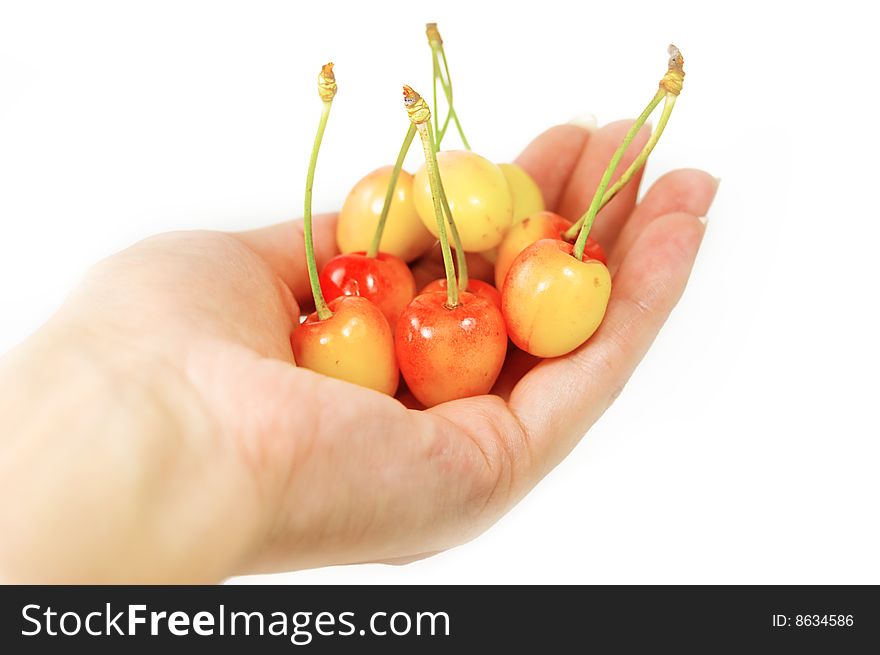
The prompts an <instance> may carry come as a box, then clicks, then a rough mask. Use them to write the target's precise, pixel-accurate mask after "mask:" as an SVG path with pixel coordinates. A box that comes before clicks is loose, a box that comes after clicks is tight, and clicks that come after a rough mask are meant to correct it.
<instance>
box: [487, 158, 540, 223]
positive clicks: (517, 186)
mask: <svg viewBox="0 0 880 655" xmlns="http://www.w3.org/2000/svg"><path fill="white" fill-rule="evenodd" d="M498 168H500V169H501V172H502V173H504V179H506V180H507V186H508V187H509V188H510V196H511V199H512V200H513V224H514V225H516V224H517V223H519V222H520V221H521V220H523V219H524V218H525V217H526V216H531V215H532V214H534V213H535V212H540V211H544V196H543V195H541V189H540V188H539V187H538V184H537V183H536V182H535V181H534V180H533V179H532V176H531V175H529V174H528V173H526V172H525V171H524V170H523V168H522V166H520V165H518V164H498Z"/></svg>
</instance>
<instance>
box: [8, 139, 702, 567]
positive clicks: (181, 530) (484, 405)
mask: <svg viewBox="0 0 880 655" xmlns="http://www.w3.org/2000/svg"><path fill="white" fill-rule="evenodd" d="M627 127H628V123H615V124H612V125H609V126H607V127H605V128H602V129H601V130H598V131H596V132H592V133H591V132H589V131H587V130H584V129H582V128H579V127H575V126H558V127H555V128H552V129H550V130H548V131H547V132H545V133H544V134H543V135H541V136H540V137H539V138H538V139H536V140H535V141H534V142H533V143H532V144H531V145H529V147H528V148H527V149H526V150H525V152H524V153H523V154H522V156H521V157H520V159H519V163H520V164H521V165H522V166H523V167H524V168H525V169H526V170H527V171H528V172H529V173H530V174H531V175H532V176H533V177H534V178H535V180H536V181H537V182H538V183H539V185H540V186H541V188H542V190H543V193H544V197H545V200H546V204H547V207H548V209H552V210H555V211H557V212H559V213H561V214H562V215H564V216H566V217H567V218H570V219H575V218H577V217H578V216H579V215H580V214H581V213H582V211H583V210H584V209H585V208H586V206H587V204H588V203H589V200H590V198H591V197H592V194H593V191H594V189H595V187H596V185H597V183H598V179H599V177H600V176H601V174H602V171H603V170H604V167H605V165H606V162H607V161H608V159H609V158H610V156H611V153H612V152H613V150H614V149H615V147H616V146H617V144H618V143H619V142H620V140H621V138H622V136H623V134H624V132H625V131H626V129H627ZM644 138H645V135H642V140H641V141H637V142H636V143H635V144H634V145H633V146H632V147H631V148H630V152H631V153H633V152H637V151H638V148H639V147H640V145H641V143H643V142H644ZM631 156H632V155H631V154H630V155H629V157H631ZM624 159H625V160H627V159H628V158H627V157H625V158H624ZM627 163H628V161H624V163H623V165H621V167H620V170H623V169H624V168H625V166H626V164H627ZM716 186H717V182H716V181H715V180H714V179H713V178H712V177H710V176H709V175H707V174H705V173H702V172H699V171H695V170H680V171H675V172H672V173H669V174H667V175H665V176H664V177H663V178H661V179H660V180H659V181H658V182H657V183H656V184H655V185H654V186H653V187H652V188H651V189H650V190H649V191H648V192H647V193H646V194H645V196H644V198H643V200H642V202H641V203H639V204H638V205H637V204H636V202H635V201H636V196H637V189H638V180H634V181H633V183H631V184H630V185H629V186H628V187H627V188H625V189H624V190H623V191H622V192H621V193H620V194H619V196H618V197H617V198H615V199H614V201H613V202H611V203H610V204H609V205H608V206H607V207H606V208H605V209H604V210H603V211H602V213H601V214H600V215H599V218H598V220H597V222H596V225H595V227H594V230H593V232H592V235H593V236H594V237H595V238H596V239H597V240H598V241H599V242H600V243H601V244H602V245H603V246H604V248H605V249H606V252H608V253H609V267H610V269H611V271H612V273H613V274H614V287H613V293H612V296H611V301H610V304H609V306H608V311H607V314H606V316H605V320H604V322H603V324H602V325H601V327H600V328H599V331H598V332H597V333H596V334H595V335H594V336H593V338H591V339H590V340H589V341H588V342H587V343H586V344H585V345H584V346H582V347H581V348H580V349H578V350H577V351H576V352H574V353H572V354H570V355H568V356H565V357H562V358H559V359H553V360H546V361H541V362H540V363H538V362H537V360H534V359H532V358H530V357H528V356H526V355H524V354H523V353H521V352H519V351H516V352H513V353H511V355H510V356H509V357H508V362H507V364H506V365H505V370H504V372H503V373H502V376H501V378H500V379H499V382H498V384H497V387H496V390H495V392H496V393H497V395H491V396H482V397H478V398H467V399H463V400H458V401H454V402H450V403H446V404H443V405H440V406H437V407H434V408H432V409H430V410H426V411H420V410H416V409H409V408H408V406H409V407H412V406H413V401H412V400H411V399H407V398H403V399H402V401H403V402H401V400H397V399H393V398H389V397H386V396H383V395H381V394H379V393H376V392H373V391H370V390H367V389H363V388H360V387H356V386H353V385H350V384H347V383H344V382H341V381H338V380H335V379H331V378H326V377H323V376H320V375H317V374H315V373H313V372H311V371H309V370H305V369H301V368H296V367H295V366H294V365H293V364H294V362H293V357H292V353H291V348H290V341H289V337H290V333H291V331H292V330H293V329H294V327H295V325H296V319H297V317H298V316H299V315H300V312H301V310H302V309H305V308H306V304H307V303H308V298H309V286H308V280H307V276H306V268H305V258H304V255H303V244H302V232H301V224H299V223H298V222H294V223H287V224H283V225H276V226H273V227H269V228H265V229H261V230H255V231H252V232H247V233H242V234H237V235H229V234H222V233H212V232H181V233H172V234H164V235H160V236H157V237H154V238H151V239H147V240H146V241H143V242H141V243H139V244H137V245H135V246H133V247H131V248H130V249H128V250H126V251H124V252H122V253H119V254H118V255H115V256H114V257H111V258H110V259H108V260H105V261H104V262H102V263H100V264H99V265H97V266H96V267H95V268H94V269H93V270H92V271H91V272H90V273H89V275H88V276H87V278H86V280H85V282H84V284H83V285H82V287H81V288H80V289H79V290H78V291H77V292H76V293H75V294H74V295H73V296H72V297H71V299H70V300H69V301H68V302H67V303H66V304H65V306H64V307H63V308H62V309H61V310H60V311H59V313H58V314H57V315H56V316H55V317H54V318H53V319H51V321H50V322H49V323H48V324H47V325H46V326H44V327H43V328H42V329H41V330H40V331H39V332H38V333H37V334H35V335H34V336H32V337H31V338H30V339H29V340H28V341H26V342H25V343H24V344H22V345H21V346H20V347H19V348H18V349H16V350H15V351H13V352H12V353H10V354H9V355H7V356H6V358H5V359H4V360H3V363H2V365H0V386H2V389H3V394H2V398H0V490H2V498H3V501H2V504H0V529H2V531H3V538H2V540H0V576H3V577H4V578H5V579H7V580H9V581H28V582H38V581H125V582H137V581H175V582H177V581H213V580H219V579H222V578H223V577H226V576H229V575H233V574H241V573H251V572H259V571H273V570H280V569H294V568H303V567H313V566H321V565H327V564H339V563H348V562H366V561H406V560H409V559H413V558H418V557H422V556H425V555H428V554H431V553H434V552H437V551H441V550H443V549H445V548H449V547H451V546H454V545H457V544H460V543H462V542H464V541H466V540H468V539H471V538H472V537H474V536H476V535H478V534H479V533H480V532H482V531H483V530H485V529H486V528H487V527H488V526H489V525H491V524H492V523H493V522H494V521H495V520H497V519H498V518H499V517H500V516H501V515H502V514H503V513H504V512H506V511H507V510H508V509H510V507H512V506H513V505H514V504H515V503H516V502H517V501H518V500H519V499H520V498H522V497H523V496H524V495H525V494H526V493H527V492H528V491H529V490H530V489H531V488H532V487H533V486H534V485H535V484H536V483H537V482H538V481H539V480H540V479H541V478H542V477H543V476H544V475H546V473H547V472H548V471H550V470H551V469H552V468H553V467H554V466H555V465H556V464H557V463H558V462H559V461H560V460H561V459H562V458H564V457H565V456H566V455H567V454H568V452H570V451H571V449H572V448H573V447H574V446H575V444H576V443H577V442H578V441H579V440H580V438H581V437H582V436H583V435H584V433H585V432H586V430H587V429H588V428H589V427H590V425H592V423H593V422H594V421H596V419H597V418H598V417H599V416H601V414H602V413H603V412H604V411H605V409H606V408H607V407H608V406H609V404H610V403H611V402H612V401H613V400H614V398H615V397H616V396H617V395H618V394H619V393H620V391H621V389H622V388H623V385H624V384H625V383H626V380H627V378H628V377H629V376H630V374H631V373H632V371H633V369H634V368H635V366H636V364H637V363H638V362H639V360H640V359H641V358H642V357H643V356H644V354H645V352H646V350H647V349H648V347H649V346H650V344H651V342H652V341H653V339H654V337H655V336H656V335H657V332H658V331H659V329H660V327H661V326H662V325H663V322H664V321H665V320H666V317H667V316H668V315H669V312H670V311H671V310H672V308H673V306H674V305H675V303H676V302H677V300H678V298H679V296H680V295H681V293H682V291H683V290H684V287H685V284H686V282H687V279H688V275H689V273H690V270H691V266H692V264H693V261H694V257H695V256H696V253H697V249H698V248H699V245H700V241H701V239H702V236H703V231H704V222H703V221H701V220H700V219H699V218H698V217H700V216H704V215H705V214H706V212H707V211H708V209H709V205H710V203H711V201H712V198H713V196H714V194H715V190H716ZM315 239H316V246H317V250H318V257H319V266H321V265H322V263H323V261H326V259H328V258H329V257H330V256H332V255H333V254H334V248H335V238H334V219H333V217H331V216H326V217H321V218H319V219H318V220H317V225H316V235H315ZM436 266H437V262H436V260H434V259H432V258H431V257H430V256H427V257H426V258H425V260H424V261H423V262H421V263H420V264H419V266H418V269H419V270H418V276H417V277H419V278H420V279H419V283H420V284H424V283H425V282H427V281H429V280H430V279H433V278H435V277H439V275H438V274H437V269H436ZM475 274H476V275H477V276H479V272H478V271H475Z"/></svg>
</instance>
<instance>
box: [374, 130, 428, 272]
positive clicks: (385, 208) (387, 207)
mask: <svg viewBox="0 0 880 655" xmlns="http://www.w3.org/2000/svg"><path fill="white" fill-rule="evenodd" d="M415 136H416V126H415V125H413V124H412V123H410V126H409V129H408V130H407V131H406V136H405V137H404V138H403V144H402V145H401V146H400V152H399V153H398V154H397V161H396V162H394V170H392V171H391V179H390V180H388V189H387V190H386V191H385V204H384V205H382V214H381V215H380V216H379V223H378V224H377V225H376V231H375V233H374V234H373V241H372V242H371V243H370V249H369V250H367V257H371V258H375V257H376V255H378V254H379V244H380V242H381V241H382V232H383V231H384V230H385V222H386V221H387V220H388V212H390V211H391V201H392V200H393V199H394V189H396V188H397V179H398V178H399V177H400V171H401V169H402V168H403V160H404V159H406V154H407V153H408V152H409V148H410V146H411V145H412V142H413V139H414V138H415Z"/></svg>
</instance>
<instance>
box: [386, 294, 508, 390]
mask: <svg viewBox="0 0 880 655" xmlns="http://www.w3.org/2000/svg"><path fill="white" fill-rule="evenodd" d="M394 343H395V346H396V351H397V360H398V363H399V365H400V372H401V374H402V375H403V379H404V380H406V384H407V386H408V387H409V389H410V391H411V392H412V394H413V395H414V396H415V397H416V399H417V400H418V401H419V402H420V403H422V404H423V405H425V406H426V407H433V406H434V405H439V404H440V403H445V402H447V401H450V400H456V399H458V398H467V397H469V396H480V395H483V394H487V393H489V391H490V390H491V389H492V386H493V385H494V384H495V380H496V379H497V378H498V374H499V373H500V372H501V367H502V365H503V364H504V357H505V355H506V353H507V331H506V329H505V327H504V318H503V317H502V316H501V312H500V311H499V309H498V308H497V307H496V306H495V305H494V304H493V303H492V302H491V301H490V300H487V299H486V298H482V297H480V296H477V295H475V294H472V293H468V292H466V291H464V292H461V293H460V294H459V303H458V305H457V306H456V307H453V308H449V307H448V306H447V296H446V293H445V292H444V293H438V292H429V293H422V294H419V295H418V296H416V297H415V298H414V299H413V301H412V302H411V303H410V304H409V306H408V307H407V308H406V309H405V310H404V311H403V313H402V314H401V315H400V320H399V321H398V322H397V331H396V332H395V338H394Z"/></svg>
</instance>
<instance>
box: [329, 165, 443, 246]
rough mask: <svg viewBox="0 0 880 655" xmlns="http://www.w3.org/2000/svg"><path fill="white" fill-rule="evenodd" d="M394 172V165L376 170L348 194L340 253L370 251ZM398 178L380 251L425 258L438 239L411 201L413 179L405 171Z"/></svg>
mask: <svg viewBox="0 0 880 655" xmlns="http://www.w3.org/2000/svg"><path fill="white" fill-rule="evenodd" d="M393 171H394V167H392V166H383V167H382V168H377V169H376V170H374V171H373V172H372V173H369V174H367V175H366V176H364V177H363V178H361V179H360V180H359V181H358V182H357V184H355V185H354V187H352V189H351V191H349V193H348V196H347V197H346V198H345V202H344V203H343V205H342V210H341V211H340V212H339V219H338V222H337V224H336V243H337V245H338V246H339V251H340V252H343V253H348V252H358V251H364V252H366V251H367V250H368V249H369V248H370V243H371V242H372V240H373V236H374V233H375V231H376V227H377V225H378V224H379V219H380V217H381V216H382V209H383V206H384V201H385V194H386V192H387V190H388V184H389V182H390V181H391V176H392V173H393ZM399 175H400V176H399V178H398V180H397V184H396V186H395V188H394V192H393V194H394V195H393V196H392V200H391V206H390V209H389V212H388V218H387V220H386V223H385V227H384V231H383V232H382V237H381V243H380V244H379V248H380V250H381V251H382V252H385V253H389V254H391V255H395V256H397V257H400V259H402V260H404V261H407V262H411V261H412V260H414V259H416V258H418V257H420V256H421V255H423V254H424V252H425V251H426V250H427V249H428V248H430V247H431V245H432V244H433V243H434V241H435V239H434V236H433V235H432V234H431V233H430V232H428V230H427V229H425V226H424V225H423V224H422V221H421V219H420V218H419V215H418V213H417V212H416V207H415V204H414V203H413V198H412V178H413V176H412V175H411V174H409V173H407V172H406V171H400V174H399Z"/></svg>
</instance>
